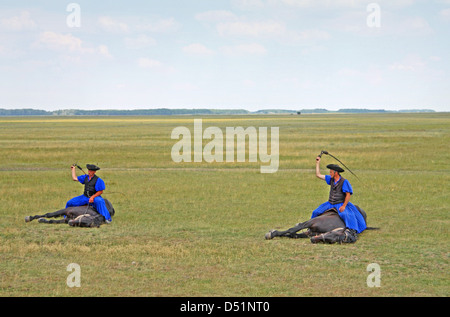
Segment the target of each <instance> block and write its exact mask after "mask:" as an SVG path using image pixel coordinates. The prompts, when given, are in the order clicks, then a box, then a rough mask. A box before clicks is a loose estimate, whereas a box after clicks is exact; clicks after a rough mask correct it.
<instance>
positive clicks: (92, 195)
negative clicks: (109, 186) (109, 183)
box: [66, 164, 112, 223]
mask: <svg viewBox="0 0 450 317" xmlns="http://www.w3.org/2000/svg"><path fill="white" fill-rule="evenodd" d="M86 168H87V169H88V174H87V175H86V174H84V175H81V176H78V177H77V175H76V173H75V172H76V170H75V166H72V167H71V169H72V179H73V181H75V182H80V183H81V184H83V185H84V193H83V195H81V196H77V197H74V198H72V199H71V200H69V201H68V202H67V204H66V208H67V207H77V206H84V205H87V204H94V208H95V209H96V210H97V212H98V213H99V214H101V215H102V216H103V217H105V221H106V223H111V221H112V219H111V215H110V214H109V211H108V209H107V208H106V205H105V200H104V199H103V198H102V196H101V194H103V191H104V190H105V182H104V181H103V180H102V179H101V178H100V177H98V176H97V175H95V173H96V172H97V171H98V170H99V169H100V167H98V166H95V165H93V164H87V165H86Z"/></svg>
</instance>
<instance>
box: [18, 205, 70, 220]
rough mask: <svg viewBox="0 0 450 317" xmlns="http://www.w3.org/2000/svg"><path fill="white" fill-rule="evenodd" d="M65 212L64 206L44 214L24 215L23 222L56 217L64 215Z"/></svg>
mask: <svg viewBox="0 0 450 317" xmlns="http://www.w3.org/2000/svg"><path fill="white" fill-rule="evenodd" d="M65 214H66V208H64V209H61V210H58V211H55V212H49V213H46V214H45V215H36V216H27V217H25V222H30V221H33V220H35V219H40V218H56V217H61V216H64V215H65Z"/></svg>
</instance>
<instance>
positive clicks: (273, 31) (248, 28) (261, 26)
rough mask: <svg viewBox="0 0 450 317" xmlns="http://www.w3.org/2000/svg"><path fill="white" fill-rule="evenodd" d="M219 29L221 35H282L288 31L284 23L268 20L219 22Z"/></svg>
mask: <svg viewBox="0 0 450 317" xmlns="http://www.w3.org/2000/svg"><path fill="white" fill-rule="evenodd" d="M217 31H218V32H219V34H220V35H221V36H254V37H261V36H264V37H272V36H280V35H283V34H284V33H285V32H286V26H285V25H284V23H281V22H276V21H266V22H243V21H239V22H227V23H219V24H218V25H217Z"/></svg>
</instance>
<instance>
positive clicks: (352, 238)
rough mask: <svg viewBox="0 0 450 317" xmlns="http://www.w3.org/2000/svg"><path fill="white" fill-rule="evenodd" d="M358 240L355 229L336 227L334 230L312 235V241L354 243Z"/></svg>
mask: <svg viewBox="0 0 450 317" xmlns="http://www.w3.org/2000/svg"><path fill="white" fill-rule="evenodd" d="M356 240H357V234H356V231H355V230H351V229H344V228H336V229H334V230H332V231H329V232H325V233H322V234H320V235H316V236H313V237H311V243H318V242H324V243H329V244H333V243H336V242H337V243H339V244H341V243H354V242H356Z"/></svg>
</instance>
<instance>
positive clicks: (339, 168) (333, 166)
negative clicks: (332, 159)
mask: <svg viewBox="0 0 450 317" xmlns="http://www.w3.org/2000/svg"><path fill="white" fill-rule="evenodd" d="M327 168H329V169H330V170H333V171H336V172H338V173H342V172H344V170H343V169H342V167H340V166H339V165H337V164H329V165H327Z"/></svg>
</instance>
